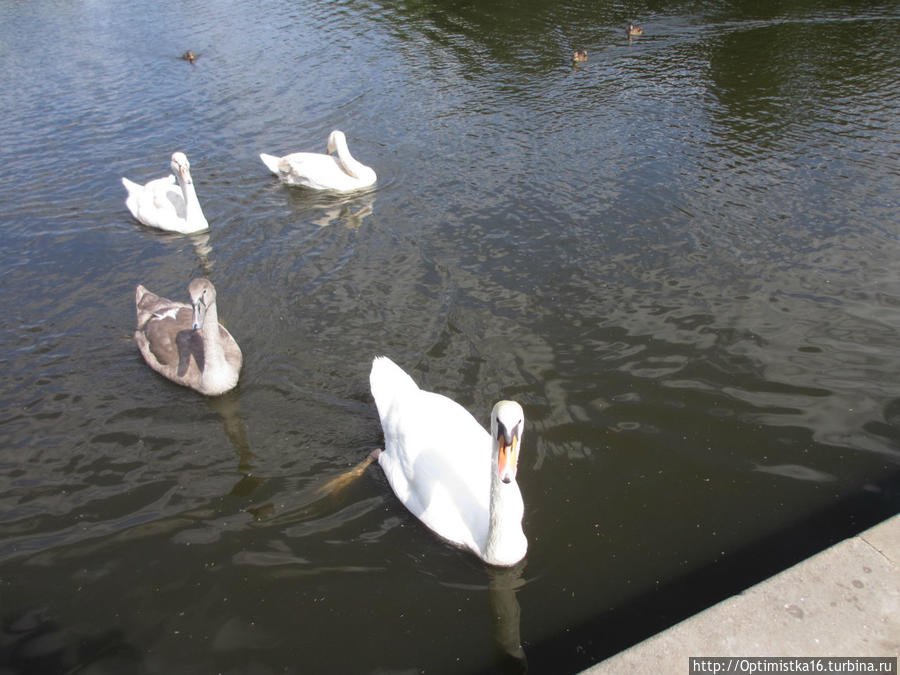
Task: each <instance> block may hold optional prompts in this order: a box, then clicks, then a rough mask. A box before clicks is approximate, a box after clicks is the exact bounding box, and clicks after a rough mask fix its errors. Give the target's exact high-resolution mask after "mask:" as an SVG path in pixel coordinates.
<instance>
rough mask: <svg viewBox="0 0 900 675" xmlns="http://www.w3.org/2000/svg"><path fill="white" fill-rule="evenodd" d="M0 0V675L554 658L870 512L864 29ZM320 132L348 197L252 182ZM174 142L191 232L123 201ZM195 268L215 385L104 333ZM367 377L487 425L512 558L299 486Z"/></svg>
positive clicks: (884, 92) (898, 308) (876, 294)
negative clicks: (230, 373) (505, 443)
mask: <svg viewBox="0 0 900 675" xmlns="http://www.w3.org/2000/svg"><path fill="white" fill-rule="evenodd" d="M0 11H2V13H3V21H2V22H0V64H2V67H3V86H2V87H0V113H2V122H0V204H2V206H3V209H2V216H0V242H2V246H0V279H2V294H0V364H2V368H3V375H4V376H3V380H2V384H0V406H2V407H0V410H2V413H0V441H2V445H0V621H2V625H0V663H2V665H4V666H6V668H7V669H8V671H9V672H22V673H24V672H43V673H54V672H73V671H75V670H78V671H79V672H92V673H93V672H97V673H100V672H102V673H107V672H117V673H118V672H131V673H159V672H166V673H198V672H209V673H212V672H234V673H238V672H240V673H251V672H252V673H276V672H307V673H313V672H348V673H349V672H360V673H364V672H373V673H392V672H404V673H406V672H482V671H496V670H502V671H513V672H515V671H517V670H521V669H522V668H523V667H524V664H525V663H527V664H528V666H530V669H531V670H532V671H534V672H572V671H574V670H577V669H578V668H581V667H584V666H587V665H589V664H590V663H591V662H593V661H595V660H598V659H600V658H603V657H605V656H607V655H609V654H611V653H614V652H615V651H617V650H619V649H621V648H623V647H625V646H627V645H628V644H630V643H633V642H635V641H637V640H639V639H642V638H644V637H646V636H648V635H649V634H651V633H653V632H655V631H656V630H659V629H661V628H664V627H665V626H667V625H670V624H671V623H673V622H675V621H677V620H679V619H681V618H683V617H684V616H686V615H688V614H690V613H692V612H694V611H697V610H698V609H700V608H702V607H704V606H706V605H708V604H710V603H712V602H715V601H716V600H718V599H721V598H722V597H724V596H726V595H728V594H731V593H734V592H736V591H738V590H740V589H741V588H743V587H745V586H747V585H748V584H750V583H753V582H754V581H756V580H758V579H759V578H761V577H763V576H765V575H767V574H770V573H772V572H774V571H776V570H778V569H780V568H781V567H783V566H785V565H787V564H789V563H791V562H793V561H795V560H797V559H799V558H800V557H803V556H805V555H808V554H809V553H811V552H813V551H815V550H818V549H821V548H823V547H825V546H826V545H828V544H830V543H832V542H833V541H835V540H837V539H840V538H842V537H843V536H847V535H848V534H851V533H854V532H856V531H858V530H860V529H862V528H863V527H865V526H867V525H869V524H871V523H873V522H876V521H877V520H880V519H881V518H884V517H886V516H888V515H891V514H893V513H896V512H897V511H898V510H900V491H898V485H900V342H898V339H897V332H898V328H900V271H898V266H897V260H898V259H900V236H898V235H900V208H898V197H900V123H898V120H900V115H898V111H900V84H898V83H900V13H898V10H897V7H896V5H895V4H893V3H885V4H883V5H881V4H877V3H849V2H847V3H844V2H828V1H826V0H823V1H821V2H801V3H792V4H791V7H790V8H788V9H785V8H784V3H775V2H771V3H768V2H744V3H719V2H714V1H712V2H698V3H683V4H681V3H665V2H635V3H597V2H580V1H579V0H570V1H567V2H562V3H550V2H536V1H534V0H532V1H530V2H524V3H514V2H505V1H503V0H490V1H487V2H478V3H474V2H473V3H464V2H442V1H440V0H431V1H429V0H425V1H423V2H397V3H395V2H391V1H390V0H383V1H379V0H360V1H355V0H346V1H339V2H318V1H313V2H270V3H252V2H244V1H241V0H233V1H231V0H229V1H227V2H218V3H199V2H193V1H192V0H179V1H177V2H168V1H166V2H161V3H145V2H131V3H111V2H106V1H105V0H97V1H94V2H80V3H71V2H51V1H49V0H38V1H37V2H23V1H16V0H13V1H10V2H5V3H4V4H3V7H2V10H0ZM630 21H634V22H636V23H640V24H641V25H642V26H643V27H644V35H643V36H642V37H640V38H637V39H634V40H631V41H629V40H628V39H626V37H625V33H624V26H625V25H626V24H627V23H628V22H630ZM575 48H582V49H586V50H587V51H588V53H589V59H588V61H587V62H586V63H583V64H579V66H578V67H577V68H574V67H573V65H572V63H571V60H570V59H571V53H572V50H573V49H575ZM186 49H192V50H193V51H194V52H196V53H197V54H198V55H199V57H198V59H197V60H196V62H195V63H194V64H190V63H188V62H185V61H182V60H180V59H179V58H178V57H179V55H181V54H182V53H183V52H184V51H185V50H186ZM333 128H340V129H343V130H344V131H345V132H346V133H347V136H348V140H349V143H350V148H351V150H352V151H353V152H354V154H355V155H356V156H357V157H358V158H359V159H361V160H362V161H364V162H365V163H367V164H370V165H372V166H373V167H374V168H375V169H376V171H377V172H378V175H379V180H378V184H377V186H376V188H375V189H374V190H371V191H368V192H365V193H362V194H357V195H353V196H350V197H349V198H341V197H336V196H328V195H323V194H317V193H311V192H309V191H307V190H305V189H302V188H286V187H283V186H281V185H280V184H279V183H278V182H277V181H276V180H275V178H274V177H273V176H271V175H269V174H268V173H267V172H266V170H265V167H264V166H263V165H262V163H261V162H260V161H259V159H258V153H259V152H261V151H262V152H270V153H275V154H281V153H286V152H290V151H297V150H315V151H320V152H321V151H324V148H325V139H326V137H327V134H328V132H329V131H330V130H331V129H333ZM174 150H183V151H185V152H186V153H187V154H188V156H189V158H190V160H191V165H192V171H193V175H194V180H195V184H196V187H197V192H198V194H199V198H200V201H201V203H202V204H203V208H204V210H205V213H206V216H207V218H208V219H209V221H210V231H209V233H208V235H202V236H196V237H186V236H173V235H167V234H161V233H158V232H154V231H151V230H149V229H147V228H145V227H143V226H141V225H139V224H138V223H137V222H135V221H134V220H133V219H132V218H131V216H130V215H129V213H128V211H127V210H126V209H125V206H124V197H125V192H124V189H123V188H122V185H121V183H120V177H121V176H128V177H129V178H131V179H133V180H137V181H140V182H144V181H146V180H149V179H151V178H156V177H159V176H162V175H164V174H165V172H166V171H167V167H168V158H169V156H170V155H171V153H172V152H173V151H174ZM199 275H206V276H209V277H210V278H211V279H212V280H213V281H214V283H215V284H216V287H217V289H218V292H219V316H220V318H221V320H222V321H223V323H224V324H225V325H226V326H227V327H228V328H229V330H230V331H231V332H232V333H233V334H234V335H235V337H236V338H237V340H238V341H239V342H240V344H241V346H242V348H243V351H244V355H245V362H244V368H243V371H242V374H241V381H240V384H239V386H238V388H237V389H236V390H235V391H234V392H232V393H229V394H227V395H225V396H223V397H221V398H219V399H207V398H204V397H202V396H200V395H198V394H195V393H193V392H192V391H190V390H186V389H183V388H181V387H179V386H177V385H174V384H172V383H170V382H168V381H167V380H164V379H162V378H160V377H159V376H157V375H156V374H155V373H153V372H152V371H151V370H150V369H149V368H148V367H147V366H146V365H145V364H144V362H143V361H142V360H141V357H140V355H139V353H138V351H137V349H136V346H135V344H134V342H133V340H132V338H131V333H132V331H133V327H134V300H133V295H134V287H135V285H136V284H137V283H143V284H145V285H147V286H148V287H149V288H150V289H152V290H154V291H156V292H158V293H161V294H163V295H166V296H169V297H172V298H178V299H186V294H187V284H188V282H189V281H190V279H191V278H193V277H195V276H199ZM376 354H387V355H389V356H391V357H392V358H393V359H394V360H395V361H397V362H398V363H399V364H400V365H402V366H403V367H404V368H405V369H406V370H407V371H408V372H410V373H411V374H412V375H413V376H414V377H415V378H416V379H417V380H418V381H419V383H420V384H421V385H422V386H424V387H426V388H429V389H433V390H437V391H440V392H441V393H444V394H447V395H449V396H452V397H453V398H455V399H457V400H458V401H460V402H461V403H462V404H463V405H465V406H466V407H467V408H468V409H469V410H471V411H472V412H473V414H475V415H476V417H477V418H478V419H479V420H480V421H482V422H483V423H485V424H486V423H487V422H488V420H487V418H488V413H489V410H490V407H491V405H492V404H493V402H494V401H495V400H497V399H499V398H501V397H502V398H515V399H517V400H518V401H520V402H521V403H522V405H523V407H524V409H525V413H526V419H527V422H526V434H525V438H524V447H523V453H522V459H521V464H520V470H519V482H520V485H521V488H522V492H523V494H524V497H525V504H526V506H525V530H526V533H527V535H528V538H529V542H530V548H529V552H528V556H527V558H526V560H525V561H524V563H523V564H521V565H520V566H519V567H517V568H515V569H512V570H492V569H488V568H486V567H485V566H483V565H482V564H481V563H480V562H479V561H478V560H477V559H475V558H474V557H473V556H471V555H469V554H467V553H465V552H462V551H458V550H456V549H453V548H451V547H449V546H447V545H446V544H444V543H443V542H442V541H440V540H439V539H437V538H436V537H435V536H433V535H432V534H430V533H429V532H428V531H427V530H426V529H425V528H424V527H422V526H421V525H420V524H419V523H418V521H416V520H415V518H413V517H412V516H411V515H410V514H409V513H408V512H406V510H405V509H404V507H403V506H402V505H401V504H400V503H399V502H398V501H397V500H396V498H395V497H394V496H393V494H392V493H391V491H390V488H389V487H388V485H387V483H386V481H385V479H384V477H383V475H382V474H381V472H380V469H378V468H377V467H371V468H370V469H369V470H368V471H367V472H366V473H364V474H363V476H362V477H361V478H359V479H358V480H357V481H355V482H353V483H352V484H351V485H349V486H348V487H346V488H345V489H343V490H341V491H339V492H337V493H333V494H330V495H328V496H324V497H323V496H322V495H320V494H318V493H317V492H316V489H317V488H318V487H319V486H320V485H322V484H323V483H324V482H325V481H326V480H328V479H330V478H332V477H334V476H336V475H338V474H339V473H341V472H342V471H344V470H345V469H347V468H349V467H351V466H353V465H354V464H356V463H357V462H358V461H360V460H361V459H362V458H364V457H365V456H366V454H367V453H368V452H369V451H370V450H372V449H373V448H375V447H378V446H379V445H380V443H381V442H382V438H381V432H380V426H379V423H378V417H377V414H376V411H375V408H374V405H373V402H372V400H371V397H370V395H369V391H368V371H369V366H370V363H371V359H372V357H373V356H375V355H376ZM5 672H6V671H5Z"/></svg>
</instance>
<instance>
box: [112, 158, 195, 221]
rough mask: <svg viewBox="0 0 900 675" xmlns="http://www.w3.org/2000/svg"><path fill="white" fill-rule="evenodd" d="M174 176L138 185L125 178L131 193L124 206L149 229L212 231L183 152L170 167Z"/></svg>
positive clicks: (124, 181)
mask: <svg viewBox="0 0 900 675" xmlns="http://www.w3.org/2000/svg"><path fill="white" fill-rule="evenodd" d="M169 166H170V167H171V169H172V173H173V174H174V175H171V174H170V175H168V176H166V177H165V178H157V179H156V180H151V181H150V182H149V183H147V184H146V185H139V184H138V183H135V182H133V181H130V180H128V179H127V178H124V177H123V178H122V185H124V186H125V190H126V191H127V192H128V197H127V198H126V199H125V206H127V207H128V210H129V211H131V215H132V216H134V217H135V219H136V220H138V221H140V222H141V223H143V224H144V225H147V226H148V227H155V228H157V229H160V230H165V231H167V232H178V233H180V234H194V233H196V232H203V231H204V230H208V229H209V223H208V222H206V216H204V215H203V209H202V208H201V207H200V201H199V200H198V199H197V192H196V190H194V181H193V179H192V178H191V165H190V163H189V162H188V158H187V156H186V155H185V154H184V153H183V152H174V153H172V161H171V163H170V165H169Z"/></svg>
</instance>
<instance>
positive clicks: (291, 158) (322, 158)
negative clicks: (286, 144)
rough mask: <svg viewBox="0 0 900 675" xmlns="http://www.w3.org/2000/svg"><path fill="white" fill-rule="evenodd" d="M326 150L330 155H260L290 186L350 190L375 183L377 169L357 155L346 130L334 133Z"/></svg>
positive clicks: (298, 153) (311, 153) (313, 153)
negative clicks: (353, 152) (357, 157)
mask: <svg viewBox="0 0 900 675" xmlns="http://www.w3.org/2000/svg"><path fill="white" fill-rule="evenodd" d="M326 150H327V152H328V154H321V153H316V152H295V153H293V154H290V155H285V156H284V157H276V156H274V155H267V154H265V153H262V154H260V156H259V158H260V159H261V160H262V161H263V164H265V165H266V166H267V167H268V168H269V171H271V172H272V173H274V174H275V175H276V176H278V177H279V178H280V179H281V181H282V182H283V183H285V184H287V185H303V186H306V187H309V188H313V189H315V190H334V191H336V192H350V191H352V190H359V189H361V188H365V187H369V186H370V185H373V184H374V183H375V180H376V176H375V171H374V170H373V169H372V168H370V167H368V166H366V165H365V164H362V163H361V162H358V161H357V160H356V159H354V158H353V155H351V154H350V149H349V148H348V147H347V137H346V136H344V132H343V131H339V130H337V129H335V130H334V131H332V132H331V134H330V135H329V136H328V144H327V146H326ZM331 153H336V155H332V154H331Z"/></svg>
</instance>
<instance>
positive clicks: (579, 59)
mask: <svg viewBox="0 0 900 675" xmlns="http://www.w3.org/2000/svg"><path fill="white" fill-rule="evenodd" d="M587 58H588V57H587V52H586V51H585V50H583V49H576V50H575V53H574V54H572V60H573V61H574V62H575V63H583V62H584V61H587Z"/></svg>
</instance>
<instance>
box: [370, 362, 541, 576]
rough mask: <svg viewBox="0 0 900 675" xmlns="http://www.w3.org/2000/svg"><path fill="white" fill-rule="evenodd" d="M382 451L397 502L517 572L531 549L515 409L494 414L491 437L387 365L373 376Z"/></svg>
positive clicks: (378, 365) (375, 368)
mask: <svg viewBox="0 0 900 675" xmlns="http://www.w3.org/2000/svg"><path fill="white" fill-rule="evenodd" d="M369 383H370V387H371V390H372V396H373V397H374V399H375V404H376V406H377V407H378V415H379V417H380V418H381V427H382V429H383V430H384V443H385V447H384V450H383V451H382V452H380V453H379V454H378V455H377V457H378V463H379V464H380V465H381V468H382V469H383V470H384V474H385V476H386V477H387V480H388V482H389V483H390V485H391V488H392V489H393V490H394V493H395V494H396V495H397V498H398V499H399V500H400V501H401V502H402V503H403V504H404V505H405V506H406V507H407V508H408V509H409V510H410V511H411V512H412V513H413V514H414V515H415V516H416V517H418V518H419V519H420V520H421V521H422V522H423V523H424V524H425V525H427V526H428V527H429V528H431V529H432V530H433V531H434V532H436V533H437V534H439V535H440V536H441V537H443V538H444V539H447V540H448V541H450V542H452V543H454V544H456V545H457V546H461V547H464V548H467V549H469V550H471V551H472V552H474V553H475V554H476V555H478V556H479V557H480V558H481V559H482V560H484V561H485V562H487V563H490V564H492V565H507V566H508V565H514V564H515V563H517V562H519V561H520V560H521V559H522V558H523V557H524V556H525V552H526V550H527V548H528V542H527V540H526V538H525V534H524V532H523V531H522V517H523V514H524V508H525V507H524V503H523V501H522V494H521V492H520V491H519V486H518V484H517V483H516V480H515V477H516V466H517V461H518V451H519V444H520V442H521V439H522V434H523V430H524V429H523V427H524V424H525V416H524V413H523V411H522V407H521V406H520V405H519V404H518V403H516V402H514V401H500V402H499V403H497V404H496V405H495V406H494V409H493V411H492V412H491V429H492V431H491V433H490V434H489V433H488V432H487V431H485V429H484V428H483V427H482V426H481V425H480V424H479V423H478V422H477V421H476V420H475V418H474V417H472V415H471V414H469V412H468V411H466V409H465V408H463V407H462V406H461V405H459V404H458V403H456V402H455V401H453V400H451V399H449V398H447V397H446V396H442V395H440V394H435V393H433V392H428V391H423V390H422V389H420V388H419V387H418V385H416V383H415V382H414V381H413V379H412V378H411V377H410V376H409V375H407V374H406V373H405V372H404V371H403V370H402V369H401V368H400V367H399V366H397V365H396V364H395V363H394V362H393V361H391V360H390V359H388V358H387V357H383V356H382V357H378V358H376V359H375V360H374V361H373V363H372V371H371V374H370V376H369Z"/></svg>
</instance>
